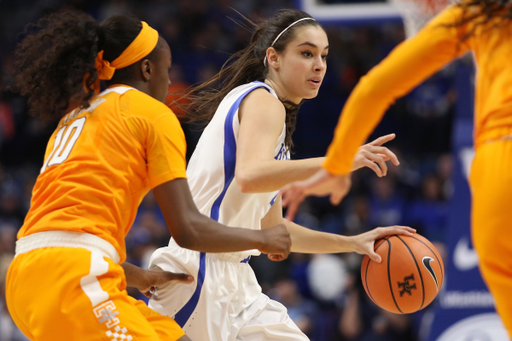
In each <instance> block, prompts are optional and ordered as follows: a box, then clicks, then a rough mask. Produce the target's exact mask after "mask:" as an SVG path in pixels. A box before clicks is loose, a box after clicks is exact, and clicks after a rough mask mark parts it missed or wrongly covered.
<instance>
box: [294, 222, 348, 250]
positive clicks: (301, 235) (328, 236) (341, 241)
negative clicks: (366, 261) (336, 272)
mask: <svg viewBox="0 0 512 341" xmlns="http://www.w3.org/2000/svg"><path fill="white" fill-rule="evenodd" d="M284 222H285V225H286V228H287V229H288V232H290V236H291V238H292V249H291V250H292V252H300V253H340V252H353V251H355V248H354V244H353V242H352V238H351V237H347V236H341V235H338V234H333V233H326V232H319V231H314V230H311V229H308V228H307V227H304V226H301V225H298V224H295V223H293V222H288V221H284Z"/></svg>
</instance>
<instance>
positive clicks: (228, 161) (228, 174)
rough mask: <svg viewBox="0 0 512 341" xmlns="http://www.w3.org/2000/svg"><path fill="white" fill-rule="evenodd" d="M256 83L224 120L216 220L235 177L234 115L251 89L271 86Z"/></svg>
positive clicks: (239, 99)
mask: <svg viewBox="0 0 512 341" xmlns="http://www.w3.org/2000/svg"><path fill="white" fill-rule="evenodd" d="M254 83H257V84H255V86H254V87H253V88H250V89H249V90H247V91H246V92H244V93H243V94H242V95H241V96H240V97H238V99H237V100H236V101H235V103H233V105H232V106H231V108H230V109H229V111H228V114H227V116H226V121H225V122H224V188H223V189H222V192H221V193H220V195H219V196H218V198H217V199H216V200H215V202H214V203H213V206H212V210H211V212H210V217H211V218H212V219H215V220H216V221H219V210H220V204H221V203H222V200H223V199H224V196H225V195H226V192H227V190H228V187H229V185H231V182H232V181H233V178H234V177H235V164H236V140H235V133H234V132H233V117H234V116H235V113H236V112H237V110H238V108H239V107H240V103H242V101H243V99H244V98H245V96H247V95H248V94H249V93H250V92H251V91H253V90H256V89H258V88H266V89H267V90H268V88H269V86H268V85H267V84H265V83H263V82H258V81H256V82H254Z"/></svg>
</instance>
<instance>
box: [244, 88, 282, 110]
mask: <svg viewBox="0 0 512 341" xmlns="http://www.w3.org/2000/svg"><path fill="white" fill-rule="evenodd" d="M242 105H244V107H246V108H247V107H248V108H254V109H257V110H258V111H259V110H271V111H273V112H275V111H278V112H282V113H285V112H286V110H285V107H284V105H283V103H282V102H281V101H280V100H279V99H278V98H277V97H276V96H275V95H274V94H273V93H272V92H271V91H270V90H269V89H267V88H266V87H263V86H262V87H259V88H256V89H254V90H253V91H251V92H250V93H249V94H247V96H246V97H245V98H244V100H243V102H242Z"/></svg>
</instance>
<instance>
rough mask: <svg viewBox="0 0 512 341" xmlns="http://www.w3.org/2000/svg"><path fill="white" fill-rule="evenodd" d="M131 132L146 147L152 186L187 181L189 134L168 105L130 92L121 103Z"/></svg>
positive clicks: (144, 149) (139, 93)
mask: <svg viewBox="0 0 512 341" xmlns="http://www.w3.org/2000/svg"><path fill="white" fill-rule="evenodd" d="M121 107H122V108H123V110H122V111H123V112H125V113H129V114H126V116H125V117H126V118H125V122H126V124H127V125H128V128H129V130H130V132H131V133H132V134H133V135H134V136H135V138H136V140H137V141H139V143H140V144H141V146H142V150H143V151H144V155H143V157H144V159H145V160H146V169H147V176H148V182H149V186H150V187H151V188H155V187H156V186H158V185H160V184H162V183H164V182H167V181H171V180H174V179H176V178H186V177H187V173H186V151H187V143H186V140H185V133H184V132H183V129H182V128H181V125H180V122H179V121H178V118H177V117H176V115H174V113H173V112H172V111H171V109H169V107H167V106H166V105H165V104H163V103H160V102H158V101H155V100H154V99H153V98H151V97H149V96H147V95H146V94H143V93H142V92H139V91H129V92H127V93H126V94H125V95H124V96H123V101H122V103H121Z"/></svg>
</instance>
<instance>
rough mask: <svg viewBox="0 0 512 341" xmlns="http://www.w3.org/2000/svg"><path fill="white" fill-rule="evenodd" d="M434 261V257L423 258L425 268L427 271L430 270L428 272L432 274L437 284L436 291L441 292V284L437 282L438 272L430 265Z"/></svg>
mask: <svg viewBox="0 0 512 341" xmlns="http://www.w3.org/2000/svg"><path fill="white" fill-rule="evenodd" d="M433 260H434V258H432V257H423V266H424V267H425V269H427V270H428V272H430V275H431V276H432V278H433V279H434V282H435V283H436V291H437V292H439V283H438V282H437V276H436V272H435V271H434V269H432V265H430V262H431V261H433Z"/></svg>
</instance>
